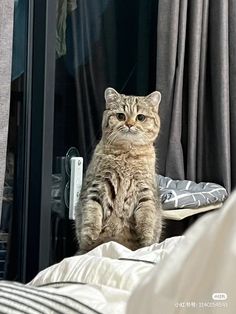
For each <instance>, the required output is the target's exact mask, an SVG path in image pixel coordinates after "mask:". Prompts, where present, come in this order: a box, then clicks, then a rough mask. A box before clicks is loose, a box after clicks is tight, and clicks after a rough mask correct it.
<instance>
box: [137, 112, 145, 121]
mask: <svg viewBox="0 0 236 314" xmlns="http://www.w3.org/2000/svg"><path fill="white" fill-rule="evenodd" d="M136 119H137V120H138V121H141V122H143V121H144V120H145V119H146V117H145V115H144V114H138V115H137V118H136Z"/></svg>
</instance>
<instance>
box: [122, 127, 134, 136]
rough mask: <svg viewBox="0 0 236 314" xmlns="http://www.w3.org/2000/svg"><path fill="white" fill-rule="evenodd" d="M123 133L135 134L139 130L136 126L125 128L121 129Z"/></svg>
mask: <svg viewBox="0 0 236 314" xmlns="http://www.w3.org/2000/svg"><path fill="white" fill-rule="evenodd" d="M121 132H122V133H124V134H127V135H131V134H132V135H135V134H137V130H136V129H134V128H125V129H122V130H121Z"/></svg>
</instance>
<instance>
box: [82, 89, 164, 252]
mask: <svg viewBox="0 0 236 314" xmlns="http://www.w3.org/2000/svg"><path fill="white" fill-rule="evenodd" d="M105 100H106V109H105V111H104V114H103V122H102V138H101V140H100V142H99V143H98V145H97V147H96V149H95V152H94V155H93V157H92V160H91V162H90V164H89V167H88V169H87V172H86V176H85V179H84V182H83V186H82V189H81V194H80V200H79V204H78V207H77V211H76V236H77V240H78V243H79V251H80V253H84V252H87V251H89V250H91V249H93V248H94V247H96V246H98V245H99V244H101V243H104V242H108V241H116V242H118V243H121V244H123V245H124V246H126V247H128V248H130V249H131V250H136V249H138V248H141V247H144V246H148V245H150V244H153V243H155V242H158V241H159V238H160V234H161V229H162V209H161V203H160V198H159V192H158V186H157V182H156V176H155V170H156V167H155V165H156V156H155V148H154V141H155V139H156V138H157V135H158V133H159V130H160V118H159V115H158V107H159V103H160V100H161V94H160V93H159V92H158V91H155V92H153V93H151V94H150V95H148V96H146V97H136V96H126V95H123V94H119V93H118V92H117V91H116V90H114V89H113V88H107V89H106V91H105Z"/></svg>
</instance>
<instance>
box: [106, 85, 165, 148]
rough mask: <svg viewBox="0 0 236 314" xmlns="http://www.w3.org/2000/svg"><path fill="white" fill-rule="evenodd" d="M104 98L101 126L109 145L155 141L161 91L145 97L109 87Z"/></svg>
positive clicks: (158, 126) (141, 143) (144, 143)
mask: <svg viewBox="0 0 236 314" xmlns="http://www.w3.org/2000/svg"><path fill="white" fill-rule="evenodd" d="M105 100H106V110H105V111H104V114H103V123H102V129H103V139H105V141H106V142H107V143H108V144H114V145H123V144H124V145H127V144H132V145H137V146H138V145H146V144H150V143H153V142H154V141H155V139H156V137H157V136H158V133H159V130H160V118H159V115H158V107H159V103H160V101H161V94H160V93H159V92H157V91H155V92H153V93H151V94H150V95H148V96H146V97H140V96H139V97H138V96H126V95H123V94H119V93H118V92H117V91H116V90H114V89H113V88H110V87H109V88H107V89H106V91H105Z"/></svg>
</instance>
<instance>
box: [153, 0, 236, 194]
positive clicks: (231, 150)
mask: <svg viewBox="0 0 236 314" xmlns="http://www.w3.org/2000/svg"><path fill="white" fill-rule="evenodd" d="M157 21H158V22H157V23H158V25H157V74H156V75H157V83H156V84H157V86H156V87H157V89H158V90H160V91H161V92H162V103H161V106H160V114H161V121H162V128H161V134H160V137H159V142H158V148H159V170H160V172H161V173H163V174H165V175H167V176H170V177H172V178H175V179H190V180H194V181H197V182H199V181H211V182H215V183H219V184H222V185H223V186H225V187H226V189H227V190H228V191H230V190H231V188H232V187H234V186H236V162H235V159H236V81H235V80H236V1H235V0H159V5H158V19H157Z"/></svg>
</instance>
